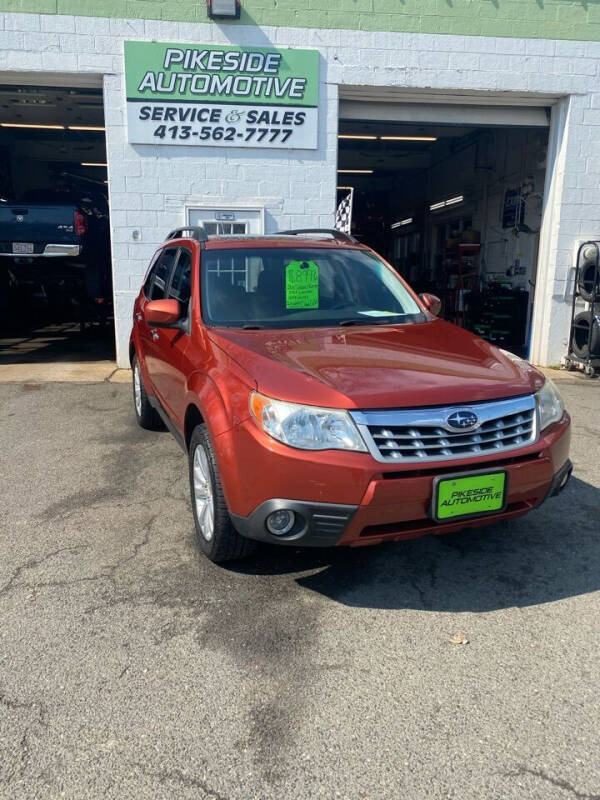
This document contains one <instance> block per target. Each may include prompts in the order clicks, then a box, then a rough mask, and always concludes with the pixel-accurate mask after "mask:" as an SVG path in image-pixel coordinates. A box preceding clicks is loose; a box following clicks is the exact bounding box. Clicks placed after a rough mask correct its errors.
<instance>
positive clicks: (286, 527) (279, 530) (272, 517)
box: [266, 508, 296, 536]
mask: <svg viewBox="0 0 600 800" xmlns="http://www.w3.org/2000/svg"><path fill="white" fill-rule="evenodd" d="M295 519H296V515H295V514H294V512H293V511H288V510H287V509H285V508H282V509H281V510H280V511H273V513H272V514H269V516H268V517H267V520H266V525H267V530H268V531H269V533H272V534H273V536H283V535H284V534H286V533H289V532H290V531H291V530H292V528H293V527H294V520H295Z"/></svg>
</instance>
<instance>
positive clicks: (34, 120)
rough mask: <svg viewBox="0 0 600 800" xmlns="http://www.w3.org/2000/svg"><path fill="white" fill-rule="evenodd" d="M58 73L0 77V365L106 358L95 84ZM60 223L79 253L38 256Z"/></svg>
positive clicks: (108, 314)
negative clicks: (19, 79)
mask: <svg viewBox="0 0 600 800" xmlns="http://www.w3.org/2000/svg"><path fill="white" fill-rule="evenodd" d="M52 78H53V76H45V80H46V81H49V82H50V83H51V82H52ZM36 80H39V76H36ZM71 80H72V78H71ZM88 80H93V77H92V78H91V79H88ZM60 82H62V81H60V76H56V85H45V86H40V85H28V84H26V83H22V84H18V85H15V84H13V83H12V82H11V83H9V82H8V81H7V80H6V82H4V81H3V80H2V77H1V76H0V255H1V257H0V306H1V313H0V364H18V363H34V362H53V361H60V362H71V361H73V362H77V361H99V360H104V359H114V325H113V311H112V275H111V261H110V232H109V207H108V185H107V170H106V145H105V126H104V105H103V96H102V89H101V84H100V82H99V81H98V82H97V84H96V85H83V86H72V85H71V86H63V85H60ZM44 206H46V207H48V206H50V207H51V208H50V209H49V210H48V209H47V210H46V211H44V212H43V214H45V216H43V215H42V216H40V214H41V212H40V211H37V210H36V209H39V208H40V207H44ZM40 220H45V221H46V222H47V229H46V230H45V231H41V230H40ZM16 222H19V223H20V224H15V223H16ZM60 230H62V233H63V234H64V235H65V236H68V235H69V233H71V234H72V233H77V234H78V235H79V236H80V240H81V241H82V242H83V243H84V244H83V245H82V247H81V248H80V252H79V253H78V254H77V255H76V256H73V255H69V256H68V257H67V256H63V255H61V254H60V253H59V254H58V255H54V254H52V256H51V257H48V256H47V255H41V253H42V251H44V246H45V245H44V242H47V241H52V236H54V237H55V239H56V238H58V235H57V233H56V231H60ZM40 237H41V238H40ZM46 250H48V248H47V247H46ZM29 253H33V254H34V255H29ZM38 253H39V254H38ZM35 254H38V255H37V256H36V255H35Z"/></svg>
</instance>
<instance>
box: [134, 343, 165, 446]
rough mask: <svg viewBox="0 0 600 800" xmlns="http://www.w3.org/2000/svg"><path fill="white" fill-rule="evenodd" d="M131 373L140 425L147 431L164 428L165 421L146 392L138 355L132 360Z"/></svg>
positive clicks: (136, 412) (135, 406) (135, 408)
mask: <svg viewBox="0 0 600 800" xmlns="http://www.w3.org/2000/svg"><path fill="white" fill-rule="evenodd" d="M131 373H132V376H133V408H134V410H135V418H136V419H137V423H138V425H139V426H140V428H144V429H145V430H147V431H160V430H163V429H164V427H165V426H164V425H163V421H162V420H161V418H160V416H159V414H158V412H157V411H156V410H155V409H154V408H152V406H151V405H150V400H149V399H148V395H147V394H146V388H145V386H144V381H143V379H142V372H141V370H140V364H139V361H138V358H137V356H134V357H133V359H132V361H131Z"/></svg>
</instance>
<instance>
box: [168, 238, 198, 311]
mask: <svg viewBox="0 0 600 800" xmlns="http://www.w3.org/2000/svg"><path fill="white" fill-rule="evenodd" d="M191 281H192V254H191V253H190V251H189V250H188V249H187V248H186V247H182V248H181V250H180V251H179V258H178V259H177V264H176V265H175V269H174V270H173V277H172V278H171V283H170V285H169V291H168V297H169V298H172V299H173V300H179V302H180V303H182V304H183V305H184V306H187V304H188V302H189V300H190V286H191Z"/></svg>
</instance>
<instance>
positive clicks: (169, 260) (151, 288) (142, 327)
mask: <svg viewBox="0 0 600 800" xmlns="http://www.w3.org/2000/svg"><path fill="white" fill-rule="evenodd" d="M178 252H179V248H177V247H167V248H165V249H164V250H162V251H161V252H159V254H158V256H157V257H156V260H155V262H154V264H153V265H152V267H151V269H150V273H149V275H148V279H147V280H146V283H145V285H144V300H143V301H142V302H141V303H140V307H139V310H137V312H136V322H137V324H138V325H137V327H138V331H139V337H140V344H141V350H142V356H143V362H144V366H145V369H146V372H147V373H148V376H149V378H150V381H151V384H152V386H151V389H152V393H153V394H159V391H158V385H157V382H160V358H159V352H158V348H157V342H158V340H159V333H158V328H155V327H154V326H152V325H149V324H148V323H147V322H146V316H145V313H144V310H145V307H146V303H148V302H150V301H151V300H164V299H165V297H166V296H167V295H166V293H167V288H168V284H169V279H170V277H171V272H172V270H173V267H174V266H175V261H176V260H177V254H178ZM159 399H160V398H159Z"/></svg>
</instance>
